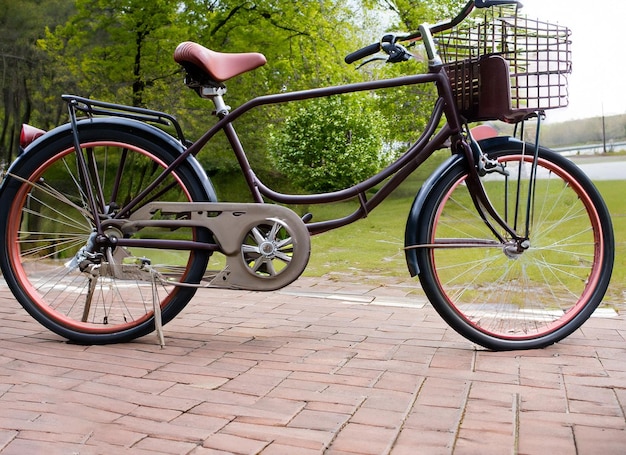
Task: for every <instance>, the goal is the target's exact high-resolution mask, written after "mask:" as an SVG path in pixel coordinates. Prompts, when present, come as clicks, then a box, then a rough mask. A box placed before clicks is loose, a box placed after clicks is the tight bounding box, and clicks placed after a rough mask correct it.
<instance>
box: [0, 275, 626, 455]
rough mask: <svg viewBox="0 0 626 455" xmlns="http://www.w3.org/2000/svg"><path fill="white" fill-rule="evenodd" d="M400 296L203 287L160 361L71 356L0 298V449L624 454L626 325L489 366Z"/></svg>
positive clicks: (359, 288)
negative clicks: (256, 291)
mask: <svg viewBox="0 0 626 455" xmlns="http://www.w3.org/2000/svg"><path fill="white" fill-rule="evenodd" d="M411 292H412V289H411V288H409V287H406V286H404V285H398V286H387V287H377V286H374V285H367V284H359V285H354V284H341V283H337V282H334V281H330V280H326V281H324V280H313V279H310V278H303V279H300V280H299V281H298V282H296V283H295V284H294V285H292V286H290V287H288V288H286V289H285V290H283V291H281V292H275V293H265V294H262V293H253V292H240V291H216V290H210V291H209V290H202V291H200V292H199V293H198V295H197V296H196V298H195V299H194V300H193V301H192V302H191V303H190V305H189V306H188V308H187V309H186V310H185V311H184V312H183V313H182V314H181V315H180V316H179V317H178V318H177V319H175V320H174V321H173V322H171V323H170V324H168V325H167V326H166V327H165V336H166V343H167V346H166V347H165V349H161V348H160V347H159V346H158V345H157V343H156V337H155V336H154V335H150V336H147V337H144V338H142V339H139V340H136V341H135V342H132V343H128V344H121V345H111V346H77V345H72V344H68V343H66V342H64V341H63V340H62V339H60V338H58V337H57V336H56V335H54V334H52V333H50V332H48V331H46V330H45V329H43V328H42V327H40V326H39V325H38V324H37V323H36V322H34V321H33V320H32V319H31V318H30V317H29V316H27V315H26V314H25V312H24V311H23V310H22V309H21V308H20V307H19V305H18V304H17V303H16V302H15V300H14V299H13V298H12V297H11V295H10V294H9V293H8V291H7V290H6V287H5V286H2V285H0V318H1V321H2V323H1V324H0V346H1V347H2V348H1V350H0V453H1V454H2V455H12V454H19V455H23V454H39V453H45V454H46V455H54V454H64V455H65V454H160V453H163V454H193V455H205V454H230V453H235V454H263V455H278V454H303V455H308V454H322V453H323V454H326V455H354V454H365V455H367V454H393V455H404V454H407V455H409V454H410V455H415V454H429V455H430V454H480V455H484V454H498V455H500V454H511V453H512V454H545V453H551V454H603V455H611V454H622V453H624V452H625V451H626V419H625V412H626V344H625V338H626V318H625V317H624V316H616V315H613V317H594V318H592V319H591V320H589V321H588V322H587V323H586V324H585V325H584V326H583V327H582V329H580V330H578V331H577V332H576V333H575V334H573V335H572V336H570V337H569V338H568V339H567V340H565V341H563V342H561V343H559V344H558V345H556V346H552V347H550V348H547V349H543V350H537V351H524V352H507V353H494V352H487V351H484V350H482V349H480V348H477V347H476V346H474V345H472V344H471V343H469V342H467V341H465V340H464V339H462V338H461V337H459V336H458V335H456V334H455V333H454V332H453V331H452V330H450V329H449V328H447V327H446V325H445V324H444V323H443V322H442V321H441V319H440V318H439V317H438V316H437V315H436V313H435V312H434V310H433V309H432V308H431V307H430V306H429V305H427V304H425V303H424V302H423V301H420V299H419V298H414V297H411V296H410V295H409V294H410V293H411ZM420 302H421V303H420Z"/></svg>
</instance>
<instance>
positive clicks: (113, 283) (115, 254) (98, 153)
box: [0, 121, 214, 344]
mask: <svg viewBox="0 0 626 455" xmlns="http://www.w3.org/2000/svg"><path fill="white" fill-rule="evenodd" d="M118 123H119V122H118ZM162 137H163V135H162V134H159V133H156V132H154V133H151V132H150V130H148V129H147V128H146V127H143V126H142V125H137V126H135V127H133V125H132V124H131V123H130V122H126V124H124V125H120V124H114V123H112V122H110V123H109V124H106V123H104V124H103V123H97V122H95V121H93V122H92V123H88V124H87V125H84V124H83V125H81V128H80V141H81V144H80V145H81V148H80V153H81V154H82V157H83V159H84V162H85V163H86V167H87V169H86V172H81V171H80V167H79V165H78V163H79V160H78V155H77V153H76V150H75V149H74V144H73V140H72V135H71V134H62V132H61V133H59V134H57V136H56V139H54V140H50V141H48V142H47V143H44V144H42V145H40V146H39V147H38V148H36V149H33V150H30V151H29V152H27V153H28V154H27V155H25V156H23V157H22V158H21V159H20V160H19V161H18V162H16V165H14V166H12V168H11V169H10V170H9V174H8V175H7V177H6V178H7V180H6V181H5V183H4V186H3V193H2V199H1V200H0V220H1V221H0V235H1V237H0V238H1V239H2V241H3V242H4V246H3V248H4V249H3V253H4V254H2V255H1V256H0V264H1V265H2V271H3V274H4V278H5V279H6V281H7V284H8V285H9V287H10V288H11V290H12V292H13V294H14V295H15V297H16V299H17V300H18V301H19V302H20V304H21V305H22V306H23V307H24V308H25V309H26V310H27V311H28V313H30V315H31V316H33V317H34V318H35V319H37V320H38V321H39V322H40V323H41V324H43V325H44V326H45V327H47V328H48V329H50V330H52V331H54V332H56V333H57V334H59V335H61V336H63V337H65V338H67V339H69V340H72V341H75V342H79V343H87V344H101V343H115V342H124V341H129V340H132V339H133V338H136V337H139V336H142V335H145V334H147V333H149V332H151V331H152V330H154V327H155V318H154V312H155V309H157V310H159V309H160V312H161V315H162V322H163V323H164V324H165V323H167V322H168V321H170V320H171V319H172V318H173V317H174V316H176V314H178V313H179V312H180V311H181V310H182V309H183V308H184V307H185V305H186V304H187V302H188V301H189V300H190V299H191V298H192V296H193V295H194V293H195V289H194V288H192V287H180V286H176V285H175V284H176V283H175V281H181V282H183V283H198V282H199V281H200V280H201V279H202V277H203V275H204V273H205V271H206V266H207V262H208V258H209V254H208V253H207V252H202V251H194V250H181V249H167V248H163V247H160V246H158V245H157V246H154V247H151V246H150V245H149V244H146V245H145V246H137V247H115V246H114V243H112V242H110V243H107V242H108V241H109V240H110V239H113V238H114V237H118V238H121V237H123V238H125V239H129V240H133V239H136V240H137V241H143V240H145V239H149V240H151V241H154V242H160V241H162V240H164V239H169V240H187V241H190V240H197V241H200V242H209V241H210V240H211V238H212V237H211V236H210V233H208V232H206V230H203V229H198V228H179V229H163V228H159V227H147V228H143V229H138V230H137V231H136V232H122V231H121V230H120V229H118V226H121V224H119V223H118V221H119V222H123V221H124V219H126V218H128V217H129V216H130V215H131V213H132V210H130V211H124V210H123V209H122V207H124V206H125V204H128V202H129V201H131V200H133V199H134V198H135V197H137V196H138V195H141V194H142V193H144V197H143V198H142V200H141V203H140V204H139V205H138V206H136V207H135V208H139V207H141V204H142V203H145V202H149V201H152V200H159V201H177V202H187V201H211V200H213V199H214V192H213V191H212V188H210V186H207V183H206V182H205V181H203V180H202V179H200V178H199V176H198V174H197V170H196V169H195V166H194V165H192V163H191V162H190V161H189V160H188V161H185V162H183V163H182V164H181V166H179V167H178V168H177V169H176V170H175V171H173V172H172V173H171V174H170V175H168V176H167V177H166V178H164V179H163V180H162V181H161V183H160V184H159V185H158V186H157V187H155V188H154V189H152V191H146V188H148V184H149V183H151V182H152V181H153V180H154V179H155V178H156V177H157V176H159V175H161V173H162V171H163V170H164V169H165V168H166V167H167V166H168V165H169V164H171V163H172V162H173V161H174V160H175V159H176V158H178V157H179V156H180V151H181V150H180V147H178V146H177V145H175V144H174V143H172V142H168V141H167V140H166V139H167V138H165V139H162ZM89 194H92V195H93V198H94V199H95V201H96V208H95V211H94V210H93V207H92V206H91V205H90V203H89V198H90V196H89ZM154 216H155V217H160V218H163V217H165V216H166V215H165V214H159V213H156V214H154ZM96 220H98V221H99V222H100V223H101V224H102V225H103V226H106V227H105V228H104V230H103V233H102V234H99V235H97V232H96V229H95V226H96ZM98 242H100V245H101V246H99V247H98V246H97V244H98ZM144 243H145V242H144ZM142 245H143V244H142ZM157 306H158V307H157Z"/></svg>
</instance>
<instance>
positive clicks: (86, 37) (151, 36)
mask: <svg viewBox="0 0 626 455" xmlns="http://www.w3.org/2000/svg"><path fill="white" fill-rule="evenodd" d="M178 8H179V7H178V4H177V3H176V2H171V1H168V0H151V1H150V2H145V1H143V0H77V1H76V14H75V15H74V16H72V17H71V18H70V20H69V21H68V22H67V23H65V24H64V25H62V26H59V27H56V28H55V29H54V30H48V31H47V33H46V37H45V39H43V40H40V41H39V44H40V46H41V48H42V49H44V50H46V51H47V52H48V53H49V54H50V55H51V56H52V57H53V58H54V59H55V62H56V63H57V65H59V66H62V67H63V68H67V70H69V71H70V72H71V73H72V75H73V76H74V81H75V82H74V85H75V89H76V91H77V92H79V93H80V94H82V95H84V96H89V97H94V98H99V99H104V100H109V101H117V102H120V103H128V104H131V105H133V106H137V107H146V106H147V105H149V104H150V103H151V102H153V101H155V100H158V99H159V98H160V95H159V93H160V91H162V90H164V89H166V85H165V86H164V85H163V84H161V82H162V81H164V80H167V81H168V82H170V80H172V79H173V75H174V73H175V72H176V71H177V68H176V66H175V65H174V63H173V62H172V58H171V53H172V50H173V47H174V46H175V45H176V43H177V42H178V41H180V40H181V39H182V36H184V33H183V34H181V32H184V31H185V30H184V28H181V27H180V26H179V25H180V24H178V23H177V21H176V20H177V15H178Z"/></svg>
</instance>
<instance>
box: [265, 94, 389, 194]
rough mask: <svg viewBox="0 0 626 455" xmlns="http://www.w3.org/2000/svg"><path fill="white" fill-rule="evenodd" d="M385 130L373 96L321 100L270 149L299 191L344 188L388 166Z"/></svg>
mask: <svg viewBox="0 0 626 455" xmlns="http://www.w3.org/2000/svg"><path fill="white" fill-rule="evenodd" d="M384 126H385V122H384V121H382V117H381V114H380V112H379V111H378V110H376V109H375V104H373V100H372V99H371V98H370V97H368V98H363V97H362V96H358V95H352V96H343V97H338V96H337V97H332V98H322V99H317V100H314V101H311V102H309V103H307V105H306V106H303V107H301V108H300V109H299V110H298V111H297V112H296V114H295V115H294V116H293V117H290V118H288V119H287V120H286V122H285V125H284V128H283V129H281V130H280V131H278V132H275V134H274V135H273V136H272V140H271V142H270V150H271V153H272V155H273V157H274V159H275V161H276V164H277V166H278V168H279V169H280V170H282V171H284V172H285V173H286V174H287V175H289V176H290V178H292V180H293V183H295V184H296V185H298V186H299V187H301V188H304V189H305V190H308V191H313V192H324V191H333V190H339V189H342V188H347V187H349V186H352V185H354V184H356V183H358V182H360V181H362V180H364V179H366V178H367V177H370V176H371V175H373V174H374V173H375V172H376V171H378V170H379V169H380V168H381V167H382V166H383V165H384V164H386V162H387V157H386V156H385V154H384V149H383V129H384Z"/></svg>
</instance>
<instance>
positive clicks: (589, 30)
mask: <svg viewBox="0 0 626 455" xmlns="http://www.w3.org/2000/svg"><path fill="white" fill-rule="evenodd" d="M521 3H522V4H523V5H524V7H523V8H522V10H521V12H522V13H523V14H526V15H527V16H528V17H529V18H531V19H532V18H538V19H541V20H546V21H548V22H556V23H559V24H560V25H565V26H567V27H569V28H570V29H571V30H572V62H573V63H572V68H573V70H572V74H571V75H570V76H569V94H570V97H569V106H568V107H566V108H561V109H554V110H549V111H547V121H549V122H551V123H554V122H562V121H566V120H571V119H580V118H588V117H595V116H601V115H602V114H603V113H604V115H607V116H609V115H616V114H625V113H626V30H624V29H626V1H625V0H599V1H595V2H594V1H585V0H521Z"/></svg>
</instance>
